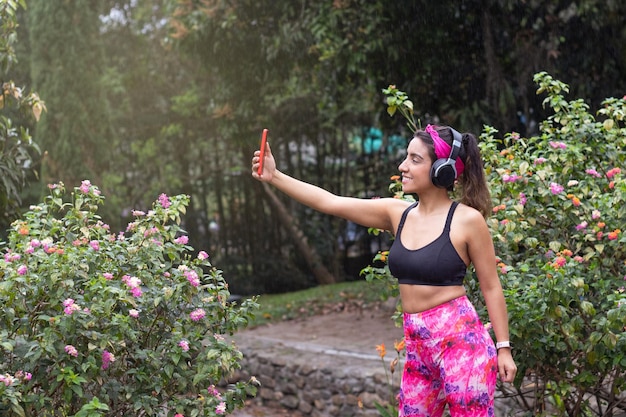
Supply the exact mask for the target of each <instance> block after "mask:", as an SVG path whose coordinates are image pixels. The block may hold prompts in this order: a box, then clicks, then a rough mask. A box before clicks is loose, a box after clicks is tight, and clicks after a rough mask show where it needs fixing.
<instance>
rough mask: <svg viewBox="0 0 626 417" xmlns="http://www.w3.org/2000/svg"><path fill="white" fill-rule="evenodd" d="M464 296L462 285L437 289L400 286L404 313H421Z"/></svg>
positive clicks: (433, 287)
mask: <svg viewBox="0 0 626 417" xmlns="http://www.w3.org/2000/svg"><path fill="white" fill-rule="evenodd" d="M465 294H466V292H465V287H464V286H462V285H452V286H445V287H438V286H434V285H409V284H400V300H401V301H402V311H403V312H405V313H421V312H422V311H426V310H429V309H431V308H433V307H437V306H438V305H440V304H443V303H447V302H448V301H450V300H454V299H455V298H459V297H462V296H464V295H465Z"/></svg>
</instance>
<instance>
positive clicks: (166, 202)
mask: <svg viewBox="0 0 626 417" xmlns="http://www.w3.org/2000/svg"><path fill="white" fill-rule="evenodd" d="M159 203H160V204H161V206H162V207H163V208H168V207H169V206H171V205H172V203H170V199H169V198H168V196H167V195H166V194H161V195H160V196H159Z"/></svg>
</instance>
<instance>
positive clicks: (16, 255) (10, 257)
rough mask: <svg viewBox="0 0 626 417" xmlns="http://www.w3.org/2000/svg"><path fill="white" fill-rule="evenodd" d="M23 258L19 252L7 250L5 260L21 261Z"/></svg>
mask: <svg viewBox="0 0 626 417" xmlns="http://www.w3.org/2000/svg"><path fill="white" fill-rule="evenodd" d="M21 258H22V257H21V256H20V254H19V253H13V252H7V253H5V254H4V261H5V262H7V263H9V262H14V261H19V260H20V259H21Z"/></svg>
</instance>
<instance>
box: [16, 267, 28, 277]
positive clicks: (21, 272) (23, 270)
mask: <svg viewBox="0 0 626 417" xmlns="http://www.w3.org/2000/svg"><path fill="white" fill-rule="evenodd" d="M27 272H28V267H27V266H26V265H20V266H18V267H17V273H18V274H19V275H26V273H27Z"/></svg>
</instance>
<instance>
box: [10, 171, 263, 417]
mask: <svg viewBox="0 0 626 417" xmlns="http://www.w3.org/2000/svg"><path fill="white" fill-rule="evenodd" d="M50 191H51V195H50V196H49V197H47V198H46V200H45V202H44V203H42V204H40V205H37V206H33V207H31V208H30V210H29V211H28V212H27V213H26V214H25V215H24V216H23V218H22V219H20V220H17V221H15V222H14V223H13V224H12V229H11V230H10V231H9V236H8V242H6V243H5V248H4V250H3V251H2V255H3V258H2V259H0V265H1V267H2V268H1V270H0V274H1V276H2V281H1V282H0V303H2V306H3V315H2V316H0V320H1V323H2V326H1V329H0V346H1V348H0V374H4V375H3V376H2V377H1V378H0V411H1V413H2V415H8V416H14V415H15V416H24V415H37V416H79V417H80V416H120V415H137V416H174V415H175V414H178V415H184V416H187V417H189V416H214V415H219V414H226V413H228V412H230V411H232V410H233V409H234V408H235V407H236V406H239V405H242V404H243V400H244V399H245V398H246V396H247V395H253V394H254V393H255V390H256V385H255V380H254V379H252V380H251V381H248V382H237V383H236V384H230V385H227V384H225V383H224V381H225V378H226V377H228V376H229V375H230V374H231V373H232V372H233V371H234V370H235V369H237V368H238V367H239V361H240V360H241V358H242V355H241V352H240V351H239V350H238V349H237V347H236V346H235V345H234V344H233V343H232V342H230V341H229V340H228V335H231V334H233V333H234V332H235V331H236V330H237V329H239V328H241V327H244V326H246V325H247V323H248V321H249V319H250V318H251V317H252V313H253V311H254V309H256V308H257V307H258V306H257V304H256V302H255V300H245V301H243V302H242V303H241V305H239V306H235V305H231V304H229V303H228V298H229V291H228V286H227V284H226V283H225V281H224V279H223V277H222V275H221V271H219V270H217V269H216V268H214V267H212V266H211V264H210V262H209V260H208V255H207V254H206V253H205V252H203V251H200V252H199V253H197V255H192V252H193V248H191V247H189V246H187V244H186V243H187V236H186V235H185V234H184V232H183V231H182V230H181V229H180V227H179V226H178V224H179V222H180V216H181V215H182V214H184V213H185V208H186V206H187V204H188V202H189V198H188V197H187V196H184V195H179V196H175V197H167V196H166V195H161V196H160V197H159V199H158V200H157V201H156V202H155V203H154V204H153V207H152V210H150V211H149V212H147V213H144V212H141V211H135V212H134V216H135V217H134V218H135V220H134V221H133V222H131V223H130V224H129V225H128V227H127V229H126V231H125V232H120V233H117V234H115V233H112V232H111V230H110V229H109V227H108V226H107V225H106V224H105V223H103V222H102V221H101V219H100V218H99V216H98V215H97V214H96V212H97V210H98V207H99V206H100V205H101V204H102V202H103V197H102V196H101V195H100V191H99V190H98V188H97V187H95V186H93V185H91V184H90V183H89V181H83V183H82V185H81V186H80V187H78V188H75V190H74V192H73V193H72V195H71V201H70V202H65V201H64V194H65V190H64V187H63V185H62V184H56V185H52V186H50ZM2 382H3V383H2Z"/></svg>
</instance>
